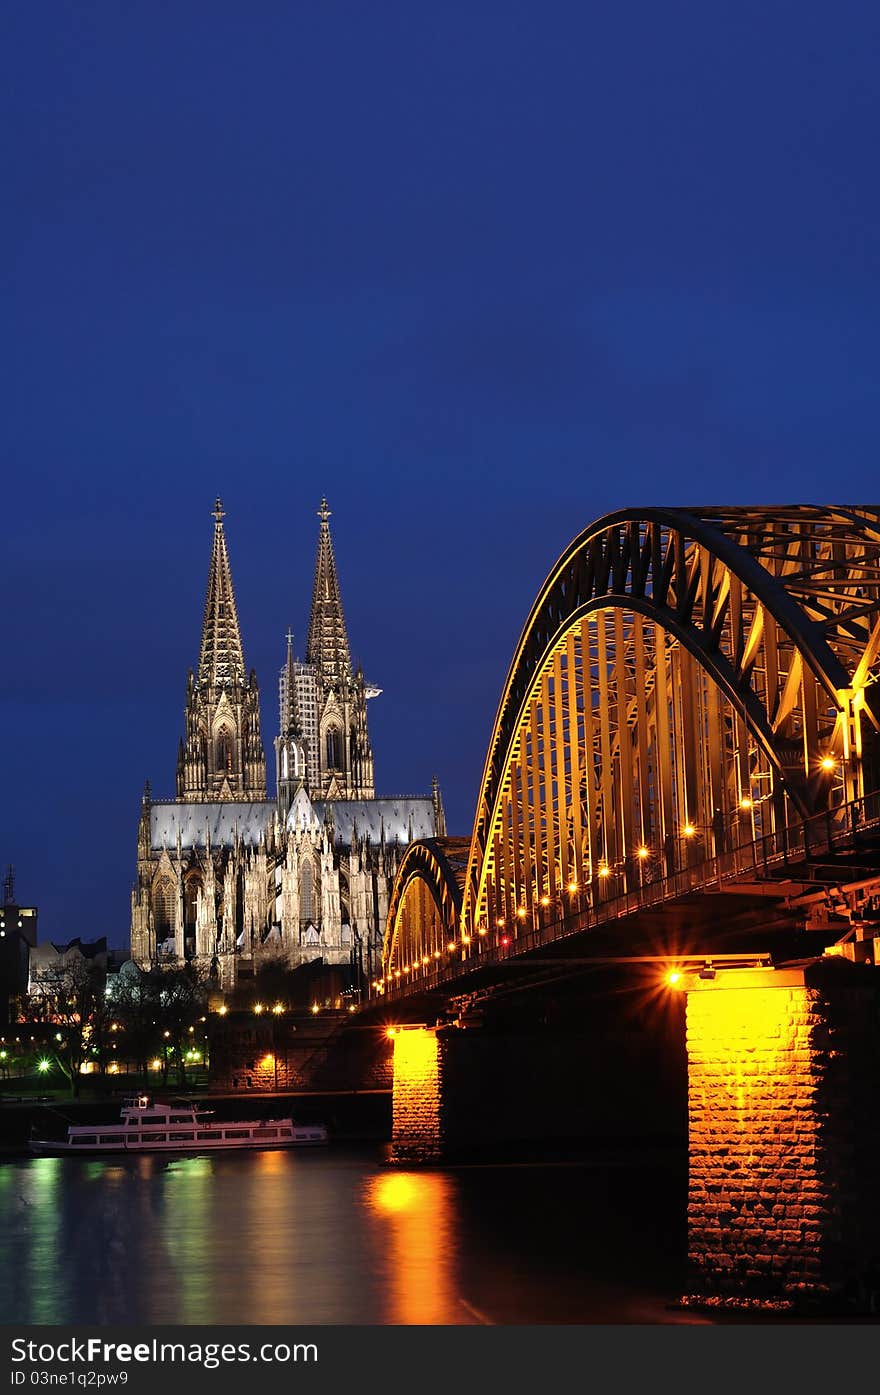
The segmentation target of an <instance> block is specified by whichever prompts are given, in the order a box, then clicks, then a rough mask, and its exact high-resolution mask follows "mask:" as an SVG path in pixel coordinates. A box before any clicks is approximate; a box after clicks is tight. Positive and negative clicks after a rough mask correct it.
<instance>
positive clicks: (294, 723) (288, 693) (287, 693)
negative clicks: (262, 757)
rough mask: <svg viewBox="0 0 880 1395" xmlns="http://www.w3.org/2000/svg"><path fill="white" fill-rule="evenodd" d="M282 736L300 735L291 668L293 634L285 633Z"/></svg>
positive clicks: (293, 677) (292, 670)
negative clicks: (285, 653)
mask: <svg viewBox="0 0 880 1395" xmlns="http://www.w3.org/2000/svg"><path fill="white" fill-rule="evenodd" d="M281 732H282V735H283V736H291V735H296V736H300V735H302V729H301V727H300V721H299V714H298V712H297V703H296V675H295V673H294V668H293V632H292V631H291V630H288V631H287V662H286V664H285V666H284V711H283V713H282V715H281Z"/></svg>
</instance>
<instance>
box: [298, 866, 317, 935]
mask: <svg viewBox="0 0 880 1395" xmlns="http://www.w3.org/2000/svg"><path fill="white" fill-rule="evenodd" d="M314 917H315V869H314V867H313V866H312V864H311V861H310V860H309V859H308V858H306V859H305V861H304V862H303V865H302V867H301V868H300V873H299V918H300V920H314Z"/></svg>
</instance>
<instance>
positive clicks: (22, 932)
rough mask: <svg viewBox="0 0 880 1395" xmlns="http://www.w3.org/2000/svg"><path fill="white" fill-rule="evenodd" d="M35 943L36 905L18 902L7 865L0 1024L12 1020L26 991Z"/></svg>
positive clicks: (0, 921)
mask: <svg viewBox="0 0 880 1395" xmlns="http://www.w3.org/2000/svg"><path fill="white" fill-rule="evenodd" d="M36 943H37V908H36V906H20V905H19V904H18V900H17V899H16V895H15V870H14V868H12V867H9V868H8V869H7V872H6V876H5V877H4V879H3V905H2V906H0V1027H7V1026H8V1025H9V1023H10V1022H14V1021H15V1019H16V1016H17V1014H18V1009H19V1006H20V1004H21V1000H22V999H23V998H24V997H25V996H26V994H27V991H28V975H29V973H30V959H31V951H32V950H33V949H34V948H35V946H36Z"/></svg>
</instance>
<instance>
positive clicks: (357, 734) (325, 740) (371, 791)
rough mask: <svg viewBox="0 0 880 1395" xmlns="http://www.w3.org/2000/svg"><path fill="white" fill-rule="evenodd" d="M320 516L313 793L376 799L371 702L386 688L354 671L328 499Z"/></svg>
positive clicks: (312, 661) (313, 636)
mask: <svg viewBox="0 0 880 1395" xmlns="http://www.w3.org/2000/svg"><path fill="white" fill-rule="evenodd" d="M318 517H319V519H320V520H321V527H320V531H319V533H318V555H317V558H316V561H315V584H314V587H313V590H312V614H311V619H310V621H309V638H308V644H307V647H306V664H305V667H307V668H309V669H311V670H312V671H313V673H314V675H315V682H316V687H317V713H316V716H317V722H316V731H315V733H314V736H313V743H314V745H315V747H316V749H315V750H314V752H310V753H309V754H310V756H311V757H312V759H311V761H310V766H311V770H310V774H311V771H312V770H313V772H314V774H313V775H312V779H313V781H314V786H313V788H311V789H310V790H309V793H310V794H311V795H312V797H313V798H317V799H373V798H374V797H375V787H374V784H373V750H372V747H371V745H370V738H369V733H368V731H367V699H368V698H370V697H375V696H377V695H378V693H379V692H380V691H381V689H379V688H374V687H372V686H371V685H370V684H367V683H365V682H364V675H363V672H362V671H361V669H360V668H358V669H357V671H356V672H353V671H352V666H351V652H350V650H349V645H348V633H347V631H346V628H345V618H344V616H343V613H342V596H341V594H340V590H339V577H338V575H337V571H336V559H335V557H334V555H333V540H332V538H331V537H330V523H329V519H330V510H329V509H328V507H327V500H326V499H322V500H321V507H320V509H319V510H318Z"/></svg>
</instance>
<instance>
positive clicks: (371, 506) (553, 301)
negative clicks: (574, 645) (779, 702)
mask: <svg viewBox="0 0 880 1395" xmlns="http://www.w3.org/2000/svg"><path fill="white" fill-rule="evenodd" d="M878 52H880V10H878V7H877V6H876V4H874V3H864V4H854V3H846V0H843V3H841V2H840V0H838V3H835V4H831V3H828V4H823V5H817V4H812V3H810V2H809V0H800V2H799V3H774V2H773V0H771V2H770V3H769V4H768V3H767V0H762V3H760V4H758V3H753V2H752V0H737V3H730V4H719V3H712V0H710V3H708V4H707V3H706V2H705V0H693V3H687V4H685V3H677V0H667V2H666V3H664V4H662V5H661V4H657V3H656V0H631V2H630V3H627V2H626V0H618V3H615V4H613V5H611V4H606V5H602V6H599V5H595V4H590V3H584V0H581V2H580V3H572V4H554V3H552V2H550V0H543V3H540V4H538V3H530V4H517V3H515V0H505V3H501V2H500V0H499V3H495V4H487V3H483V0H467V3H457V0H444V3H443V4H442V5H441V4H437V5H425V4H418V3H415V4H414V3H412V0H405V3H393V2H392V0H381V3H379V4H375V5H365V4H363V3H354V0H351V2H350V3H334V0H320V3H319V2H318V0H314V3H296V4H291V3H289V0H284V3H269V2H268V0H267V3H263V4H261V5H259V6H243V5H241V4H240V3H235V4H232V3H223V0H211V3H208V2H207V0H203V3H195V0H193V3H187V4H183V5H181V4H179V3H158V0H152V2H151V3H150V4H145V3H141V4H133V5H116V4H112V3H109V2H108V3H101V2H100V0H96V3H93V4H88V5H83V4H81V3H75V4H74V3H47V4H45V5H33V4H31V5H28V4H17V5H13V4H7V5H5V6H3V8H2V14H0V55H2V57H0V125H2V133H3V135H2V147H3V152H2V217H0V246H2V260H0V272H2V281H3V291H2V303H3V317H2V319H3V326H4V334H3V343H4V348H5V352H4V363H3V387H4V393H3V399H4V405H3V412H2V426H0V442H2V467H3V480H4V483H3V491H2V517H3V530H2V536H3V546H2V556H0V574H2V595H3V600H4V606H3V625H2V650H3V662H2V674H3V680H2V732H3V738H2V751H0V756H2V767H0V768H2V814H0V863H2V864H4V865H5V863H7V862H10V861H12V862H14V863H15V865H16V868H17V874H18V876H17V890H18V893H19V895H20V897H22V898H24V899H29V900H34V901H36V902H37V903H38V904H39V906H40V911H41V938H53V939H58V938H68V937H70V936H73V935H75V934H82V935H91V934H107V935H108V936H109V937H110V939H111V941H112V942H114V943H116V944H120V945H121V944H125V943H127V935H128V894H129V886H130V883H131V880H132V876H133V871H134V859H135V835H136V821H137V815H138V807H139V801H140V794H141V790H142V788H143V783H144V779H145V778H147V777H149V778H150V780H151V781H152V784H153V788H154V790H155V791H156V792H157V793H164V794H166V795H170V794H171V793H173V788H174V769H175V758H176V748H177V740H178V736H179V735H180V733H181V730H182V709H183V700H184V686H185V678H186V670H187V668H188V667H189V666H190V665H191V664H195V662H196V659H197V651H198V642H199V632H200V624H201V612H202V605H203V599H204V586H205V580H206V575H207V567H208V557H209V550H210V540H211V527H212V522H211V517H210V513H211V507H212V503H213V499H214V496H215V494H217V493H218V492H219V493H221V494H222V496H223V499H224V503H225V506H226V508H227V512H228V517H227V530H228V537H229V544H230V551H231V558H232V569H233V579H234V582H235V585H236V591H237V596H238V606H239V615H240V619H241V623H242V628H243V632H244V640H245V657H246V660H247V662H248V663H249V664H253V665H254V666H255V667H256V669H257V672H258V676H259V679H260V683H261V686H262V693H263V713H264V717H263V720H264V736H265V739H266V744H267V746H268V747H269V750H270V751H271V739H272V737H273V736H274V733H275V724H276V715H275V714H276V710H277V704H276V677H277V670H278V668H279V667H280V665H281V662H282V660H283V652H284V641H283V635H284V632H285V630H286V629H287V626H288V625H289V624H291V625H292V626H293V628H294V631H295V632H296V634H297V636H298V638H299V644H300V647H302V641H303V639H304V634H305V628H306V625H307V621H308V609H309V601H310V590H311V575H312V567H313V561H314V550H315V543H316V536H317V519H316V517H315V510H316V508H317V505H318V501H319V499H320V497H321V494H322V493H324V492H326V494H327V496H328V498H329V500H330V504H331V507H332V509H333V520H332V526H333V529H334V538H335V543H336V551H337V559H338V562H339V568H340V573H341V580H342V586H343V600H344V603H345V608H346V613H347V619H348V624H349V632H350V637H351V641H352V647H353V650H354V651H355V654H356V656H357V657H359V658H360V659H361V660H362V662H363V665H364V668H365V671H366V673H367V676H368V678H370V679H371V680H374V681H375V682H377V683H378V684H379V685H381V686H382V687H383V688H384V693H383V695H382V696H381V697H380V698H378V699H376V701H375V702H374V703H373V704H371V709H370V711H371V728H372V737H373V745H374V751H375V758H376V773H377V784H378V788H379V792H380V793H404V792H407V793H410V792H418V791H424V790H427V789H428V788H429V787H430V780H431V776H432V774H434V773H435V772H436V774H437V775H438V776H439V778H440V780H441V784H442V787H443V790H444V794H445V798H446V805H447V812H448V816H449V824H450V832H458V833H464V832H468V831H469V829H470V824H471V820H472V816H473V806H474V801H475V798H476V793H477V783H478V780H479V776H480V772H481V769H482V762H483V758H484V754H485V748H486V743H487V740H488V736H489V732H490V727H491V721H492V717H493V714H494V709H495V705H496V703H497V700H498V696H499V692H500V688H501V684H502V681H503V678H504V674H505V672H506V668H507V664H508V662H509V659H510V655H511V652H512V649H513V646H514V644H515V641H516V639H517V636H518V634H519V631H520V628H521V625H522V622H523V620H524V618H525V615H526V613H527V611H528V608H529V606H530V604H531V602H532V600H533V598H534V595H535V592H536V590H537V588H538V586H539V585H540V583H541V581H542V580H543V578H544V576H545V575H546V573H547V571H548V570H549V568H550V566H551V564H552V562H553V560H554V558H555V557H556V555H557V554H558V553H559V552H560V551H561V549H562V548H563V546H564V545H565V543H566V542H567V541H568V540H569V539H570V537H572V536H573V535H574V534H575V533H577V532H578V531H580V529H581V528H582V527H584V526H585V525H586V524H587V523H588V522H590V521H591V520H592V519H593V518H594V517H596V516H598V515H599V514H601V513H604V512H606V511H608V510H609V509H612V508H617V507H620V506H622V505H627V504H634V503H654V504H656V503H662V502H670V503H687V502H692V501H701V502H705V503H718V502H727V503H737V502H772V501H780V502H796V501H810V502H814V501H823V500H827V499H839V500H846V501H865V500H868V501H876V500H877V497H878V495H880V489H878V488H877V486H876V483H875V477H876V464H877V458H878V452H877V446H878V434H880V430H878V413H877V406H878V400H877V386H878V355H877V333H878V330H877V326H878V324H880V255H878V231H877V230H878V224H880V185H878V180H877V141H878V132H880V121H878V115H880V112H878V106H880V98H878V90H880V89H878V83H877V69H876V59H877V53H878Z"/></svg>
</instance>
